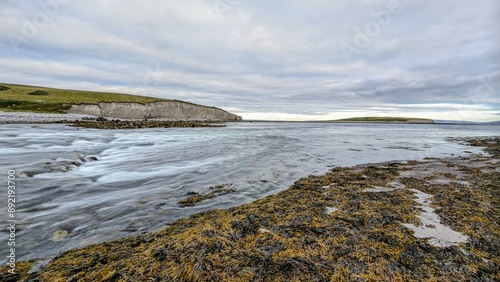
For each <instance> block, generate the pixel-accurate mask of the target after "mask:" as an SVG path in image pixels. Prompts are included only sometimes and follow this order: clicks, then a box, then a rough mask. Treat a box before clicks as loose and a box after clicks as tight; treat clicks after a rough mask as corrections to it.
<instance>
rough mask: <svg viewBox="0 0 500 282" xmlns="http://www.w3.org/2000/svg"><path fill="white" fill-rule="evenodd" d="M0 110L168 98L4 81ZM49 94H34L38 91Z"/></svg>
mask: <svg viewBox="0 0 500 282" xmlns="http://www.w3.org/2000/svg"><path fill="white" fill-rule="evenodd" d="M0 90H1V91H0V110H2V111H21V112H25V111H30V112H40V113H64V112H65V111H66V110H67V109H69V107H70V106H71V105H72V104H97V103H100V102H130V103H148V102H155V101H161V100H164V99H160V98H153V97H145V96H137V95H128V94H117V93H107V92H95V91H82V90H68V89H56V88H46V87H40V86H30V85H18V84H5V83H2V84H0ZM37 90H39V91H46V92H47V93H48V95H43V96H40V95H30V93H33V92H35V91H37Z"/></svg>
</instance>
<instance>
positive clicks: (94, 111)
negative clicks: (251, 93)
mask: <svg viewBox="0 0 500 282" xmlns="http://www.w3.org/2000/svg"><path fill="white" fill-rule="evenodd" d="M68 113H71V114H87V115H94V116H102V117H112V118H125V119H143V118H169V119H204V120H221V121H240V120H241V117H240V116H238V115H235V114H231V113H229V112H226V111H224V110H222V109H219V108H215V107H207V106H201V105H196V104H191V103H186V102H181V101H175V100H172V101H161V102H153V103H145V104H141V103H114V102H113V103H108V102H102V103H99V104H91V105H89V104H80V105H72V106H71V108H70V109H69V110H68Z"/></svg>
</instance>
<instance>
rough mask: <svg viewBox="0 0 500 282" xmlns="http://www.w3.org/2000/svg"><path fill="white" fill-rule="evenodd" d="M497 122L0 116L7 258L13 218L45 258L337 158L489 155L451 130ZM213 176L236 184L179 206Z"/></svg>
mask: <svg viewBox="0 0 500 282" xmlns="http://www.w3.org/2000/svg"><path fill="white" fill-rule="evenodd" d="M499 129H500V126H498V125H496V126H492V125H445V124H363V123H359V124H357V123H356V124H353V123H297V122H240V123H228V124H227V126H226V127H217V128H153V129H136V130H97V129H83V128H75V127H71V126H68V125H62V124H45V125H43V124H36V125H35V124H8V125H6V124H4V125H0V132H1V134H0V177H3V180H2V181H0V183H3V184H2V185H3V187H2V188H1V189H0V191H3V192H0V201H2V204H1V205H0V206H1V207H2V210H0V225H2V226H3V228H1V229H0V261H3V262H5V261H6V260H7V255H9V254H10V248H11V247H10V246H8V242H9V241H8V240H9V238H11V236H12V234H11V233H12V232H11V231H12V230H9V229H8V226H9V224H10V223H9V221H8V220H16V222H15V226H16V229H15V255H16V260H17V261H19V260H28V259H34V258H50V257H53V256H55V255H57V254H58V253H60V252H62V251H65V250H68V249H72V248H79V247H84V246H86V245H89V244H94V243H99V242H104V241H108V240H112V239H117V238H122V237H125V236H131V235H137V234H141V233H146V232H152V231H156V230H159V229H161V228H162V227H165V226H166V225H168V224H169V223H172V222H174V221H175V220H177V219H180V218H184V217H188V216H190V215H192V214H195V213H199V212H203V211H208V210H212V209H226V208H230V207H234V206H237V205H241V204H245V203H249V202H252V201H255V200H256V199H260V198H263V197H266V196H268V195H273V194H276V193H278V192H280V191H283V190H284V189H287V187H289V186H290V185H291V184H293V183H294V182H295V181H297V180H298V179H300V178H302V177H306V176H308V175H311V174H324V173H326V172H328V171H329V170H331V169H332V168H333V167H339V166H342V167H346V166H354V165H358V164H365V163H380V162H387V161H405V160H421V159H423V158H425V157H449V156H466V155H468V154H486V153H484V152H483V151H482V150H481V148H478V147H472V146H469V145H467V144H466V143H464V142H459V141H456V140H455V139H453V138H461V137H476V136H499V135H500V130H499ZM454 140H455V141H454ZM9 171H10V173H11V175H12V174H13V171H15V174H14V175H15V181H14V182H15V213H14V217H10V214H9V213H8V206H7V202H8V190H9V189H8V182H7V181H8V177H9ZM11 178H12V176H11ZM218 185H222V186H223V187H229V188H230V189H231V191H233V192H231V193H227V194H223V195H218V196H217V197H215V198H211V199H207V200H204V201H201V202H199V203H198V204H197V205H195V206H190V207H184V206H182V205H180V204H179V202H180V201H182V200H184V199H186V198H188V197H189V195H191V194H193V193H200V194H206V193H210V192H211V191H212V189H213V187H215V186H218ZM211 187H212V188H211ZM11 198H12V196H11Z"/></svg>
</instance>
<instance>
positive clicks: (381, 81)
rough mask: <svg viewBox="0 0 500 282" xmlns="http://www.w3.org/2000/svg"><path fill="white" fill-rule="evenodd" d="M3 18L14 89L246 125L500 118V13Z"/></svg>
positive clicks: (227, 11)
mask: <svg viewBox="0 0 500 282" xmlns="http://www.w3.org/2000/svg"><path fill="white" fill-rule="evenodd" d="M0 5H1V6H2V8H1V9H0V17H2V21H1V22H0V28H1V29H2V30H6V31H9V32H7V34H6V35H5V36H3V37H0V68H2V72H1V74H0V81H2V82H11V83H24V84H38V85H44V86H53V87H67V88H76V89H92V90H103V91H116V92H125V93H131V94H139V95H151V96H157V97H165V98H172V99H181V100H188V101H191V102H195V103H201V104H206V105H211V106H218V107H222V108H224V109H227V110H232V111H234V112H235V113H238V114H241V115H243V117H244V118H263V119H268V118H279V119H306V120H307V119H320V118H321V119H330V118H332V117H337V116H339V117H349V116H346V115H362V116H366V115H396V114H398V115H399V114H401V115H406V116H408V115H425V116H421V117H429V118H443V115H446V116H450V117H451V116H453V117H454V118H455V119H456V118H458V117H460V116H462V117H464V118H474V119H476V120H493V119H498V115H497V113H498V111H499V110H500V108H499V104H500V102H499V99H498V98H497V97H499V96H500V95H498V94H499V89H500V66H499V64H500V62H499V61H498V58H499V57H500V47H499V46H500V44H499V42H500V38H499V34H500V30H499V28H498V26H499V22H498V20H497V12H498V11H499V10H500V4H499V3H498V1H495V0H484V1H481V2H478V3H470V1H465V0H459V1H445V0H440V1H434V2H432V3H431V2H422V1H412V0H399V1H398V0H387V1H369V0H363V1H361V0H359V1H349V2H348V1H337V2H332V1H327V0H312V1H307V2H305V1H291V0H289V1H279V2H269V1H267V2H266V1H262V0H259V1H248V0H231V1H229V0H206V1H205V0H187V1H159V0H154V1H148V2H147V3H142V2H141V3H139V2H137V1H118V0H108V1H97V0H91V1H72V0H41V1H14V0H4V1H2V4H0ZM394 7H397V9H395V8H394ZM278 11H279V12H278ZM363 39H364V41H363ZM361 43H362V44H361ZM345 46H348V47H347V48H348V49H346V47H345ZM349 48H350V49H349ZM346 50H347V51H346Z"/></svg>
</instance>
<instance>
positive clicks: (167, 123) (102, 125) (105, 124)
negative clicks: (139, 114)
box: [72, 119, 225, 129]
mask: <svg viewBox="0 0 500 282" xmlns="http://www.w3.org/2000/svg"><path fill="white" fill-rule="evenodd" d="M72 126H75V127H85V128H97V129H138V128H155V127H163V128H168V127H224V126H225V125H224V124H223V123H221V122H210V121H198V120H117V119H113V120H107V119H98V120H91V121H89V120H87V121H75V122H73V123H72Z"/></svg>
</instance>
